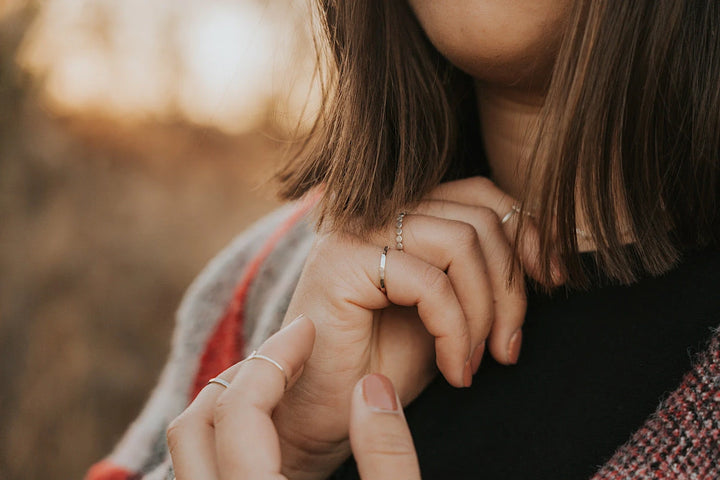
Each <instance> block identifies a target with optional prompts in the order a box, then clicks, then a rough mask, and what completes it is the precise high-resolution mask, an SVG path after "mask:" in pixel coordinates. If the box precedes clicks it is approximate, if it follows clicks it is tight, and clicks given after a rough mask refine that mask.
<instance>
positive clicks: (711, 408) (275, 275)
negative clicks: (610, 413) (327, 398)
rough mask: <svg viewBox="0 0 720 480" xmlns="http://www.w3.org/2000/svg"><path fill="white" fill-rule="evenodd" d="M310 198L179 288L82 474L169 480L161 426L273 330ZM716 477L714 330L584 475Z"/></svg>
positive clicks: (719, 453)
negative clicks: (144, 394)
mask: <svg viewBox="0 0 720 480" xmlns="http://www.w3.org/2000/svg"><path fill="white" fill-rule="evenodd" d="M311 208H312V204H311V203H310V202H298V203H291V204H288V205H286V206H284V207H282V208H280V209H278V210H276V211H275V212H273V213H271V214H270V215H268V216H266V217H264V218H263V219H261V220H259V221H258V222H257V223H256V224H255V225H253V226H252V227H251V228H249V229H248V230H247V231H246V232H244V233H243V234H241V235H239V236H238V237H237V238H236V239H235V240H234V241H233V242H232V243H231V244H230V245H229V246H228V247H227V248H225V249H224V250H223V251H221V252H220V253H219V254H218V255H217V256H216V257H215V258H214V259H212V260H211V261H210V263H209V264H208V265H207V266H206V267H205V269H204V270H203V271H202V272H201V273H200V275H198V277H197V278H196V279H195V280H194V282H193V283H192V284H191V285H190V287H189V288H188V290H187V292H186V294H185V296H184V298H183V300H182V302H181V304H180V307H179V309H178V311H177V315H176V328H175V332H174V336H173V342H172V350H171V353H170V356H169V359H168V361H167V364H166V366H165V367H164V369H163V372H162V374H161V376H160V379H159V382H158V384H157V386H156V387H155V389H154V391H153V392H152V394H151V396H150V398H149V400H148V402H147V403H146V405H145V407H144V409H143V410H142V412H141V413H140V415H139V417H138V418H137V420H135V422H133V423H132V424H131V425H130V427H129V428H128V430H127V432H126V433H125V434H124V436H123V437H122V439H121V440H120V442H119V443H118V445H117V446H116V447H115V449H114V450H113V452H112V453H111V454H110V455H109V456H108V457H106V458H105V459H104V460H102V461H100V462H99V463H97V464H95V465H94V466H93V467H92V468H91V469H90V470H89V471H88V473H87V475H86V477H85V479H86V480H130V479H132V480H139V479H143V480H165V479H167V480H169V479H171V478H172V477H173V474H172V464H171V461H170V457H169V454H168V450H167V445H166V443H165V430H166V429H167V426H168V424H169V423H170V421H171V420H172V419H173V418H175V417H176V416H177V415H178V414H179V413H180V412H181V411H182V410H183V409H184V408H185V407H186V406H187V405H188V404H189V402H190V401H192V399H193V398H194V397H195V396H196V395H197V393H198V392H199V391H200V389H202V388H203V386H204V385H205V384H206V383H207V381H208V380H209V379H210V378H212V377H213V376H215V375H216V374H218V373H219V372H221V371H222V370H224V369H226V368H228V367H229V366H231V365H232V364H234V363H235V362H237V361H239V360H240V359H241V358H243V357H244V356H245V355H247V354H248V353H249V352H250V351H252V350H254V349H256V348H257V347H258V346H259V345H260V344H261V343H262V342H263V341H264V340H265V339H266V338H267V337H269V336H270V335H272V334H273V333H274V332H275V331H277V329H278V328H279V326H280V324H281V322H282V319H283V317H284V314H285V311H286V309H287V307H288V305H289V303H290V299H291V296H292V293H293V291H294V289H295V286H296V284H297V282H298V279H299V277H300V273H301V271H302V267H303V265H304V263H305V259H306V257H307V255H308V252H309V250H310V248H311V246H312V242H313V240H314V232H313V222H312V219H311V218H310V215H308V212H309V211H310V209H311ZM629 478H633V479H657V478H662V479H717V478H720V330H717V331H715V332H714V333H713V335H712V338H711V340H710V342H709V344H708V346H707V348H706V349H705V350H704V351H703V352H701V353H700V354H699V355H698V356H697V358H696V359H695V360H694V362H693V368H692V369H691V370H690V371H688V372H687V373H686V374H685V376H684V378H683V380H682V382H681V383H680V385H679V386H678V387H677V388H676V389H675V390H674V391H673V392H671V393H670V394H669V395H668V396H667V397H666V398H665V399H664V400H663V401H662V402H661V403H660V404H659V405H658V407H657V409H656V411H655V412H654V413H653V414H652V415H651V416H650V417H649V418H648V419H647V421H646V422H645V424H644V425H643V426H642V427H641V428H639V429H638V430H637V431H636V432H634V433H633V434H632V435H631V437H630V438H629V440H628V441H627V443H625V444H624V445H622V446H620V447H619V448H618V449H617V451H616V452H615V454H614V455H613V456H612V458H611V459H610V460H609V461H608V462H607V463H606V464H605V465H603V466H602V467H601V468H600V469H599V470H598V471H597V473H596V474H595V475H594V476H593V477H592V480H619V479H629Z"/></svg>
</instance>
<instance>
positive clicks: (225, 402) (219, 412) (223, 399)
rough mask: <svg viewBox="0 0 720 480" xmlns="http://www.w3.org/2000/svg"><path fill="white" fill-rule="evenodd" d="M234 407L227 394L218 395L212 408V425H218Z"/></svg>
mask: <svg viewBox="0 0 720 480" xmlns="http://www.w3.org/2000/svg"><path fill="white" fill-rule="evenodd" d="M233 408H237V407H234V406H233V405H232V403H231V402H230V401H229V398H228V396H227V395H225V394H222V395H220V398H218V400H217V402H216V403H215V408H214V409H213V415H212V416H213V425H219V424H221V423H223V422H224V421H225V419H227V418H228V416H229V415H231V412H232V411H233Z"/></svg>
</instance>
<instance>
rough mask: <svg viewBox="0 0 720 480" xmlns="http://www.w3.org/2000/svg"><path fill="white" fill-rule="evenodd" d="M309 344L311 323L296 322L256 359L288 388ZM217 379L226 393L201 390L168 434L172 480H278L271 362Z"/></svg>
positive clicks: (242, 366)
mask: <svg viewBox="0 0 720 480" xmlns="http://www.w3.org/2000/svg"><path fill="white" fill-rule="evenodd" d="M314 338H315V327H314V326H313V324H312V322H311V321H310V320H309V319H308V318H298V319H297V320H295V321H294V322H292V323H290V324H289V325H288V326H287V327H285V328H283V329H282V330H280V332H278V333H276V334H275V335H273V336H272V337H270V338H269V339H268V340H267V341H266V342H265V343H264V344H263V346H262V347H261V348H260V351H259V352H258V353H259V354H261V355H266V356H267V357H269V358H271V359H273V360H276V361H277V362H278V363H279V364H280V365H281V366H282V367H283V369H284V370H285V373H286V374H287V375H288V377H287V378H290V380H291V383H292V380H293V379H294V378H295V377H296V376H297V374H298V372H299V371H300V370H301V369H302V365H303V364H304V363H305V361H306V360H307V359H308V358H309V357H310V354H311V353H312V348H313V342H314ZM218 378H221V379H223V380H225V381H227V382H229V384H230V386H229V387H228V388H227V390H226V389H225V388H224V387H222V386H221V385H217V384H209V385H207V386H206V387H205V388H204V389H203V390H202V391H201V392H200V393H199V394H198V396H197V397H196V398H195V400H194V401H193V402H192V404H191V405H190V406H189V407H188V408H187V409H186V410H185V411H184V412H183V413H182V414H181V415H180V416H179V417H178V418H177V419H175V420H174V421H173V422H172V424H171V425H170V427H169V428H168V445H169V447H170V455H171V457H172V461H173V468H174V470H175V476H176V478H177V480H192V479H195V478H203V479H209V480H215V479H222V478H283V477H282V476H280V473H279V472H280V466H281V463H280V447H279V443H278V438H277V433H276V431H275V427H274V425H273V423H272V420H271V419H270V413H271V411H272V409H273V408H274V406H275V405H276V404H277V402H278V401H279V400H280V398H281V397H282V394H283V392H284V389H285V378H286V377H285V375H284V374H283V373H282V372H281V371H280V369H278V368H277V367H276V366H275V365H273V364H272V363H271V362H268V361H265V360H261V359H258V358H255V359H252V360H246V361H243V362H240V363H238V364H235V365H233V366H232V367H230V368H229V369H227V370H226V371H224V372H223V373H222V374H220V375H219V376H218ZM240 427H241V428H240Z"/></svg>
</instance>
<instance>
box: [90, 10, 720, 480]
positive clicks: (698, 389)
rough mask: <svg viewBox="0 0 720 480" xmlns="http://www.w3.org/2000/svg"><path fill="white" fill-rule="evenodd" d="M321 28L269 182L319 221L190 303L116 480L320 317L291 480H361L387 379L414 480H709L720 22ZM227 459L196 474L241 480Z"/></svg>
mask: <svg viewBox="0 0 720 480" xmlns="http://www.w3.org/2000/svg"><path fill="white" fill-rule="evenodd" d="M320 7H321V8H320V13H321V15H320V18H321V23H322V26H323V29H324V32H325V35H326V37H327V40H328V41H327V42H326V43H324V44H326V45H328V46H329V47H330V51H329V56H330V58H331V59H332V62H331V63H332V69H331V71H330V74H331V75H330V76H329V80H330V81H331V82H332V83H331V84H330V85H329V88H328V89H327V95H328V101H327V103H326V105H325V107H326V108H325V109H324V110H323V114H322V115H321V118H320V121H319V123H318V125H317V128H316V130H315V131H314V135H312V137H311V141H310V142H308V143H307V144H306V145H305V147H306V148H305V150H304V153H303V154H301V155H300V156H298V158H297V159H296V160H295V161H293V162H291V163H290V164H288V166H286V167H285V168H284V169H283V170H282V171H281V172H280V173H279V175H278V178H279V180H280V181H281V187H282V188H281V194H282V195H283V196H284V198H287V199H296V198H300V197H303V196H304V197H305V198H306V201H305V203H303V204H302V205H301V206H300V207H299V208H298V207H286V210H283V211H280V212H278V213H276V214H274V215H273V216H271V217H269V218H268V219H266V220H264V221H263V222H261V223H260V224H258V226H256V227H255V229H254V230H251V231H250V232H248V233H246V234H245V235H244V236H243V237H242V238H241V239H239V240H238V242H237V243H236V244H235V245H233V246H231V247H230V248H229V249H228V250H227V251H226V252H224V253H223V254H221V255H220V256H219V257H218V259H216V260H215V261H214V262H213V263H212V264H211V265H210V266H209V267H208V269H207V270H206V272H204V273H203V274H202V275H201V276H200V277H199V278H198V280H197V281H196V283H195V284H194V286H193V287H191V289H190V291H189V293H188V296H187V297H186V299H185V301H184V304H183V306H182V307H181V310H180V312H179V320H178V321H179V326H178V333H177V334H176V335H177V337H176V347H175V350H174V352H173V357H172V358H171V362H170V364H169V365H168V368H167V370H166V371H165V373H164V376H163V378H162V380H161V383H160V385H159V386H158V389H157V391H156V393H155V394H154V396H153V398H152V399H151V401H150V403H149V405H148V407H147V408H146V410H145V412H144V413H143V415H142V416H141V418H140V420H139V421H138V422H137V424H136V425H135V427H133V429H131V431H130V432H129V433H128V434H127V435H126V437H125V439H124V440H123V442H121V444H120V445H119V447H118V448H117V449H116V451H115V452H114V454H113V455H112V456H111V457H110V460H109V462H114V463H115V464H118V463H119V464H120V465H125V466H126V467H128V468H127V469H128V470H130V471H134V472H138V471H142V472H148V471H150V470H152V469H153V468H155V473H154V474H151V475H150V477H149V478H154V477H152V475H158V476H159V477H158V478H162V477H161V476H162V475H164V474H165V473H166V472H167V471H168V469H169V466H170V460H169V459H168V458H167V456H164V457H163V455H164V452H163V451H162V450H161V451H160V452H159V457H158V455H151V454H149V453H147V454H145V455H137V454H136V452H133V451H132V448H134V449H138V450H143V449H144V448H142V447H143V445H146V446H147V447H148V449H149V447H150V446H151V445H156V442H157V441H158V439H157V434H158V433H159V432H160V431H161V430H162V429H163V428H164V426H166V425H167V423H168V422H169V421H170V419H171V418H172V417H174V416H175V415H176V414H177V413H179V411H180V410H181V409H182V408H183V407H184V404H186V403H187V401H188V400H189V398H188V397H187V396H186V395H183V393H185V392H187V391H190V398H192V397H194V396H195V395H196V394H197V393H198V392H200V391H201V390H202V389H203V387H204V385H205V383H206V382H207V380H208V379H210V378H211V377H213V376H215V375H217V374H218V372H220V371H222V370H224V369H225V368H227V367H229V366H230V365H231V364H232V363H234V362H235V361H237V360H238V359H239V358H242V356H243V355H242V354H241V350H242V349H246V350H247V351H250V350H252V349H253V348H255V347H257V345H259V344H260V343H261V342H262V341H263V340H264V339H265V338H267V337H268V336H269V335H270V333H272V332H273V331H274V330H276V329H277V327H278V325H279V323H280V321H281V320H282V319H284V321H285V322H288V321H289V320H290V319H292V318H295V317H296V316H298V315H299V314H306V315H308V316H309V317H310V318H311V319H312V320H313V322H314V323H315V325H316V328H317V337H316V343H315V347H314V350H313V354H312V356H311V357H310V358H309V359H308V361H307V362H306V363H305V366H304V368H303V374H302V375H301V376H300V378H298V380H297V382H296V383H295V384H294V386H293V387H292V388H291V389H290V390H288V391H287V393H286V395H285V396H284V397H283V399H282V400H281V401H280V403H279V404H278V406H277V408H275V409H274V411H273V421H274V426H275V427H276V428H277V434H278V438H279V441H280V445H281V448H282V462H283V463H282V472H283V473H284V474H285V475H286V476H287V477H288V478H325V477H327V476H328V475H331V474H332V475H334V478H353V477H354V476H356V472H355V467H354V465H353V463H352V460H350V461H347V462H346V458H347V457H348V456H349V455H350V446H349V442H348V418H349V415H350V411H349V405H350V401H349V400H350V396H351V392H352V389H353V387H354V385H355V384H356V382H357V381H358V380H360V379H361V378H362V377H363V376H364V375H365V374H366V373H369V372H379V373H382V374H384V375H386V376H387V377H389V378H390V379H391V380H392V382H393V383H394V384H395V386H396V388H397V392H398V395H399V398H400V399H401V401H402V403H403V404H406V405H407V404H409V403H410V402H411V401H412V404H410V406H409V407H408V409H407V411H406V414H407V418H408V422H409V425H410V428H411V430H412V431H413V436H414V440H415V443H416V446H417V450H418V456H419V461H420V466H421V470H422V473H423V477H424V478H447V477H454V478H475V477H478V476H480V477H481V478H484V479H491V478H528V477H534V478H549V477H557V478H587V477H590V476H591V475H593V474H594V473H595V474H596V478H626V477H628V478H629V476H631V475H634V476H635V477H639V478H656V477H661V476H667V475H668V473H667V472H673V474H675V475H677V476H678V477H679V478H684V477H683V475H685V476H687V477H688V478H689V476H690V475H695V477H696V478H714V477H715V476H717V475H718V470H717V467H716V465H717V464H718V463H719V462H720V452H719V451H718V450H719V449H718V440H717V439H718V436H719V435H720V420H719V417H720V413H719V411H720V408H719V407H718V404H717V402H718V399H720V387H719V385H720V376H719V375H718V372H719V370H718V361H719V358H718V355H719V354H718V337H717V334H716V333H715V334H713V333H712V329H713V328H715V327H717V326H718V324H720V299H719V298H718V297H720V296H718V295H717V286H718V285H719V284H720V282H718V280H719V278H718V276H719V275H720V274H718V272H719V271H720V269H719V268H718V267H720V252H719V251H718V233H719V228H718V214H717V208H716V204H717V199H718V180H717V178H718V174H717V171H718V156H719V155H720V136H719V135H718V132H719V131H720V85H718V78H720V40H719V39H718V30H719V27H720V5H718V4H717V3H716V2H711V1H708V2H698V1H692V0H687V1H678V0H639V1H635V2H626V1H623V0H606V1H594V0H576V1H570V0H552V1H551V0H541V1H536V2H533V3H532V5H528V2H515V1H507V0H502V1H491V0H476V1H467V0H456V1H451V2H434V1H431V0H410V1H409V2H408V3H407V4H406V3H405V2H381V1H368V2H334V1H325V2H320ZM488 178H489V179H490V180H492V181H490V180H488ZM311 208H312V209H313V211H314V212H316V213H317V214H318V217H317V220H319V222H318V226H319V229H318V231H317V233H313V232H312V225H311V224H312V223H313V221H314V220H315V219H314V218H310V215H309V214H308V213H307V212H308V211H309V210H310V209H311ZM291 209H292V210H291ZM270 232H273V233H270ZM386 246H387V247H388V248H384V247H386ZM303 266H304V267H303ZM301 269H302V273H301ZM239 271H241V272H242V276H241V277H238V272H239ZM526 277H527V278H530V279H532V284H531V285H530V288H527V289H526V287H525V280H526ZM560 284H563V285H564V288H561V289H558V292H556V293H555V294H554V295H549V294H548V293H547V292H548V291H549V290H551V289H552V288H553V287H557V286H558V285H560ZM235 285H236V286H235ZM233 286H235V290H234V295H233ZM291 295H292V300H291V299H290V296H291ZM231 299H232V300H233V301H232V302H231ZM228 304H230V308H229V309H226V307H227V305H228ZM239 322H242V325H240V324H239ZM237 329H240V330H241V331H237ZM708 342H710V343H709V344H708ZM521 347H522V351H523V354H522V360H520V350H521ZM689 352H690V355H689V354H688V353H689ZM696 353H697V354H698V355H695V354H696ZM435 363H436V364H437V369H439V371H440V373H441V374H442V375H441V376H438V377H437V378H436V369H435ZM481 364H482V365H481ZM678 385H679V386H678ZM459 387H463V388H459ZM421 392H422V393H421ZM413 400H414V401H413ZM176 430H178V429H176ZM179 430H180V437H181V438H192V437H193V436H194V435H193V429H192V428H183V429H179ZM186 436H187V437H186ZM143 442H144V443H143ZM130 444H132V446H133V447H132V448H130V447H129V446H128V445H130ZM215 448H233V447H232V446H229V447H228V446H227V445H224V444H223V446H222V447H220V446H219V445H217V444H215V443H212V442H211V443H210V444H204V446H203V447H202V448H199V449H198V452H201V453H198V454H197V455H196V456H195V457H194V458H192V459H190V460H187V461H188V462H190V463H191V464H193V465H199V468H205V469H207V471H214V470H215V469H218V470H219V472H221V475H227V471H228V470H227V468H230V467H229V466H228V465H226V464H222V463H216V462H217V459H216V457H215V456H214V455H213V453H212V452H213V451H214V449H215ZM237 448H240V447H239V446H238V447H237ZM149 451H152V450H151V449H149ZM155 451H156V452H157V450H155ZM162 458H164V459H165V460H164V461H165V463H164V464H162V465H160V466H156V465H157V464H158V462H159V461H161V460H162ZM109 465H111V463H104V464H102V465H101V466H100V467H97V469H96V470H95V472H102V471H103V469H104V468H109V469H110V470H108V471H111V470H112V468H115V467H109ZM223 472H226V473H223ZM91 473H92V472H91ZM93 475H95V476H93ZM613 475H614V476H613ZM635 477H634V478H635ZM695 477H693V478H695ZM90 478H101V476H98V475H97V474H95V473H93V474H91V475H90ZM210 478H212V477H210ZM180 480H182V478H180Z"/></svg>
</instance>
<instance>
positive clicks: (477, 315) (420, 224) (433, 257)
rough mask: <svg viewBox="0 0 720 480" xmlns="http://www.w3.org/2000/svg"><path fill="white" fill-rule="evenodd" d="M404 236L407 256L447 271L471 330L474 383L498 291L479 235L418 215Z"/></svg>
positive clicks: (407, 220) (463, 225) (458, 224)
mask: <svg viewBox="0 0 720 480" xmlns="http://www.w3.org/2000/svg"><path fill="white" fill-rule="evenodd" d="M435 203H439V202H435ZM430 213H431V215H432V212H430ZM403 232H404V235H403V242H404V245H405V252H407V253H408V254H410V255H412V256H415V257H417V258H420V259H421V260H423V261H425V262H427V263H429V264H431V265H434V266H435V267H437V268H438V269H440V270H442V271H445V272H446V273H447V277H448V279H449V280H450V283H451V284H452V287H453V289H454V291H455V295H456V296H457V299H458V301H459V302H460V305H461V308H462V310H463V313H464V315H465V319H466V321H467V323H468V328H469V330H470V338H471V356H470V364H469V366H468V368H467V371H466V372H465V375H466V376H469V382H471V381H472V375H473V374H474V373H475V372H476V371H477V367H478V366H479V365H480V360H481V358H482V354H483V351H484V348H485V339H486V338H487V337H488V334H489V333H490V328H491V327H492V325H493V318H494V315H495V308H494V305H493V304H494V300H493V295H494V288H493V286H492V282H491V278H490V275H489V274H488V271H487V267H486V259H485V256H484V254H483V247H482V246H481V245H480V241H479V239H478V235H477V233H476V231H475V229H474V228H473V227H472V226H471V225H470V224H469V223H465V222H460V221H456V220H454V219H446V218H440V217H439V216H426V215H416V214H415V213H413V214H412V215H408V216H407V217H405V224H404V225H403ZM505 243H506V242H505ZM502 360H503V362H504V361H505V358H504V356H503V359H502ZM464 383H468V379H467V378H466V379H465V381H464Z"/></svg>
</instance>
